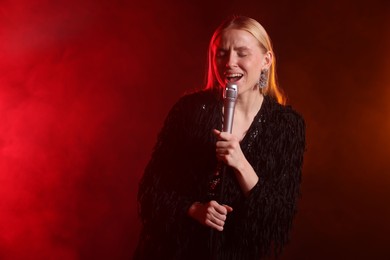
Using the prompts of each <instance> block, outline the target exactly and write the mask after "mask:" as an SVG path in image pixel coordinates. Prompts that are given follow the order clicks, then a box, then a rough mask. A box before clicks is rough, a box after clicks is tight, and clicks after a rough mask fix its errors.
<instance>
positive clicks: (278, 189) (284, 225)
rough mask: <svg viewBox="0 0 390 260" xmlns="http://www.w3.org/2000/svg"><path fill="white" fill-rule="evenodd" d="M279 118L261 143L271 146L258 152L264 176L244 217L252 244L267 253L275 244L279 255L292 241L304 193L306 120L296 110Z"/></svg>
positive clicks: (258, 168)
mask: <svg viewBox="0 0 390 260" xmlns="http://www.w3.org/2000/svg"><path fill="white" fill-rule="evenodd" d="M279 112H280V111H279ZM276 119H277V120H272V121H273V122H274V127H269V128H268V129H267V130H266V131H268V133H267V132H266V133H264V134H265V136H268V137H271V136H272V138H267V140H265V141H264V143H261V144H260V145H263V146H264V147H267V148H266V149H265V150H263V153H262V154H259V155H256V157H257V158H256V159H255V161H256V167H255V168H256V171H257V174H258V175H259V176H260V178H259V182H258V183H257V184H256V185H255V187H254V188H253V189H252V190H251V193H250V195H249V197H248V198H247V199H246V200H245V201H244V203H243V208H244V211H243V212H245V213H244V214H246V216H244V218H242V220H243V221H244V222H243V229H244V230H243V231H244V232H246V234H247V236H246V237H248V239H249V241H246V243H247V244H248V245H253V246H257V247H259V250H261V251H262V253H263V254H270V253H272V252H270V248H271V247H273V249H274V253H275V254H276V255H278V254H279V253H280V252H281V251H282V249H283V246H284V245H285V244H286V243H287V242H288V236H289V231H290V229H291V227H292V221H293V217H294V215H295V213H296V207H297V199H298V197H299V195H300V182H301V172H302V163H303V154H304V151H305V123H304V120H303V119H302V117H301V116H299V115H298V114H297V113H295V112H293V111H292V110H289V111H287V112H280V113H279V114H277V115H276Z"/></svg>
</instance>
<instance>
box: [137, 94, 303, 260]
mask: <svg viewBox="0 0 390 260" xmlns="http://www.w3.org/2000/svg"><path fill="white" fill-rule="evenodd" d="M219 96H220V95H216V94H215V93H214V92H213V91H212V90H205V91H200V92H197V93H193V94H189V95H186V96H184V97H182V98H181V99H180V100H179V101H178V102H177V103H176V104H175V105H174V107H173V108H172V110H171V111H170V113H169V115H168V117H167V118H166V121H165V123H164V127H163V128H162V130H161V132H160V134H159V136H158V140H157V144H156V146H155V149H154V152H153V155H152V158H151V160H150V162H149V164H148V165H147V167H146V169H145V173H144V176H143V178H142V180H141V183H140V186H139V193H138V201H139V212H140V217H141V220H142V223H143V229H142V232H141V236H140V241H139V244H138V247H137V250H136V253H135V259H210V249H209V245H210V237H211V236H210V233H211V232H210V228H208V227H206V226H203V225H201V224H200V223H198V222H196V221H195V220H193V219H192V218H190V217H189V216H188V215H187V210H188V208H189V207H190V205H191V204H192V203H193V202H195V201H200V202H207V201H209V200H210V197H209V196H208V190H209V182H210V178H211V177H212V175H213V173H214V171H215V169H216V167H217V159H216V156H215V143H216V137H215V136H214V135H213V133H212V129H221V126H222V112H221V111H222V100H221V99H220V98H219ZM241 149H242V151H243V153H244V155H245V157H246V159H247V160H248V161H249V163H250V164H251V165H252V167H253V169H254V170H255V172H256V173H257V175H258V176H259V182H258V183H257V184H256V186H255V187H254V188H253V189H252V190H251V192H250V195H249V196H248V197H245V196H244V194H243V193H242V191H241V189H240V186H239V184H238V182H237V181H236V179H235V176H234V173H233V171H232V169H230V168H228V170H227V172H226V174H225V183H224V201H223V203H224V204H227V205H230V206H231V207H233V212H231V213H229V214H228V217H227V220H226V222H225V226H224V231H223V232H222V236H220V237H219V240H218V242H217V243H215V242H214V246H215V244H217V245H218V248H219V250H218V251H219V253H218V256H219V259H235V260H236V259H260V258H261V257H262V256H264V255H268V254H270V253H273V252H277V253H278V252H280V251H281V250H282V248H283V246H284V245H285V244H286V242H287V241H288V234H289V230H290V229H291V226H292V220H293V217H294V214H295V212H296V203H297V198H298V197H299V186H300V181H301V168H302V162H303V154H304V150H305V124H304V121H303V119H302V118H301V116H299V115H298V114H297V113H296V112H294V111H293V110H292V109H291V107H289V106H282V105H280V104H278V103H277V102H276V101H275V100H273V99H272V98H270V97H268V96H265V98H264V101H263V104H262V107H261V109H260V110H259V112H258V114H257V115H256V116H255V118H254V121H253V122H252V125H251V126H250V128H249V130H248V132H247V133H246V135H245V137H244V139H243V140H242V141H241ZM215 232H217V231H215Z"/></svg>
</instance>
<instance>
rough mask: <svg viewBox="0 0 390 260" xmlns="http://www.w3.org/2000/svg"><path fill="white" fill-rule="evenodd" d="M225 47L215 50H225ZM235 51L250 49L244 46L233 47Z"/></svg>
mask: <svg viewBox="0 0 390 260" xmlns="http://www.w3.org/2000/svg"><path fill="white" fill-rule="evenodd" d="M226 50H227V49H224V48H221V47H219V48H217V49H216V51H226ZM234 50H235V51H250V50H251V49H250V48H248V47H245V46H242V47H237V48H234Z"/></svg>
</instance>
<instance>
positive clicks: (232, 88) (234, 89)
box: [223, 82, 238, 100]
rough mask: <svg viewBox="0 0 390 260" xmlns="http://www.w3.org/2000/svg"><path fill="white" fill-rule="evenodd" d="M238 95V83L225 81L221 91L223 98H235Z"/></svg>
mask: <svg viewBox="0 0 390 260" xmlns="http://www.w3.org/2000/svg"><path fill="white" fill-rule="evenodd" d="M237 95H238V85H237V84H235V83H230V82H229V83H227V84H226V87H225V88H224V91H223V98H224V99H226V98H228V99H233V100H236V99H237Z"/></svg>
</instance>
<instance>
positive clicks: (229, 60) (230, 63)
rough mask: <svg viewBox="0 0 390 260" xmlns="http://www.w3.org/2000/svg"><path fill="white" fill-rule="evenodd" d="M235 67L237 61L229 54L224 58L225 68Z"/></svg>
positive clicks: (231, 53)
mask: <svg viewBox="0 0 390 260" xmlns="http://www.w3.org/2000/svg"><path fill="white" fill-rule="evenodd" d="M236 66H237V59H236V57H235V55H234V53H233V52H230V53H229V55H228V57H227V58H226V68H233V67H236Z"/></svg>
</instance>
